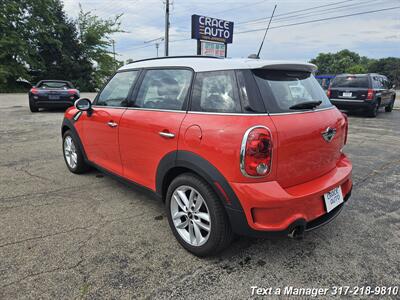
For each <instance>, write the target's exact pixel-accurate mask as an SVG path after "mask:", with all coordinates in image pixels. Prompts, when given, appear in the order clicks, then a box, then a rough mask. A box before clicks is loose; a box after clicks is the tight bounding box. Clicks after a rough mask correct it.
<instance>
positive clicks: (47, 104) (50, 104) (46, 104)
mask: <svg viewBox="0 0 400 300" xmlns="http://www.w3.org/2000/svg"><path fill="white" fill-rule="evenodd" d="M74 102H75V100H54V101H35V105H36V106H37V107H42V108H66V107H70V106H73V105H74Z"/></svg>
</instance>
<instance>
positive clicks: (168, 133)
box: [158, 131, 175, 139]
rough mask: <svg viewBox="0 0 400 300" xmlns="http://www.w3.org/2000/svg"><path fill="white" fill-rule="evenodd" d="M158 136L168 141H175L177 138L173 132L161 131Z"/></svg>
mask: <svg viewBox="0 0 400 300" xmlns="http://www.w3.org/2000/svg"><path fill="white" fill-rule="evenodd" d="M158 134H159V135H160V136H162V137H165V138H167V139H173V138H174V137H175V134H173V133H171V132H165V131H160V132H159V133H158Z"/></svg>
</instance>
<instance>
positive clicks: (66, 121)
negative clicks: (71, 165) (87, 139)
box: [61, 118, 89, 163]
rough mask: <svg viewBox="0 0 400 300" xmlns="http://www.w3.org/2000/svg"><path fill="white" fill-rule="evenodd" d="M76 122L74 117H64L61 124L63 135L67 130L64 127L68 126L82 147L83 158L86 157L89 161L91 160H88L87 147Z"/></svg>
mask: <svg viewBox="0 0 400 300" xmlns="http://www.w3.org/2000/svg"><path fill="white" fill-rule="evenodd" d="M74 123H75V122H74V121H73V119H72V120H70V119H68V118H64V120H63V122H62V125H61V137H62V136H63V134H64V132H65V130H64V128H65V127H67V128H68V130H70V131H71V135H72V136H73V138H74V139H75V140H76V141H77V143H78V145H79V148H80V149H81V151H82V155H83V159H84V160H85V162H86V163H87V162H89V161H88V159H87V156H86V152H85V148H84V147H83V144H82V141H81V139H80V137H79V134H78V132H77V131H76V129H75V126H74Z"/></svg>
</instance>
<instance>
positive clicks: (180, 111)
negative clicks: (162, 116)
mask: <svg viewBox="0 0 400 300" xmlns="http://www.w3.org/2000/svg"><path fill="white" fill-rule="evenodd" d="M127 109H128V110H148V111H165V112H174V113H184V114H185V113H186V110H173V109H157V108H142V107H127Z"/></svg>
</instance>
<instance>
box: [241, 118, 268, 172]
mask: <svg viewBox="0 0 400 300" xmlns="http://www.w3.org/2000/svg"><path fill="white" fill-rule="evenodd" d="M255 128H264V129H267V130H268V132H269V134H270V136H271V165H270V168H269V170H268V173H266V174H265V175H260V176H252V175H249V174H247V173H246V170H245V167H244V163H245V161H244V159H245V156H246V143H247V137H248V136H249V134H250V132H251V131H252V130H253V129H255ZM272 148H273V144H272V132H271V130H270V129H269V128H268V127H266V126H264V125H256V126H253V127H250V128H249V129H247V130H246V132H245V133H244V135H243V139H242V144H241V145H240V172H242V174H243V175H244V176H245V177H248V178H263V177H266V176H268V175H269V174H270V173H271V170H272V159H273V149H272Z"/></svg>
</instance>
